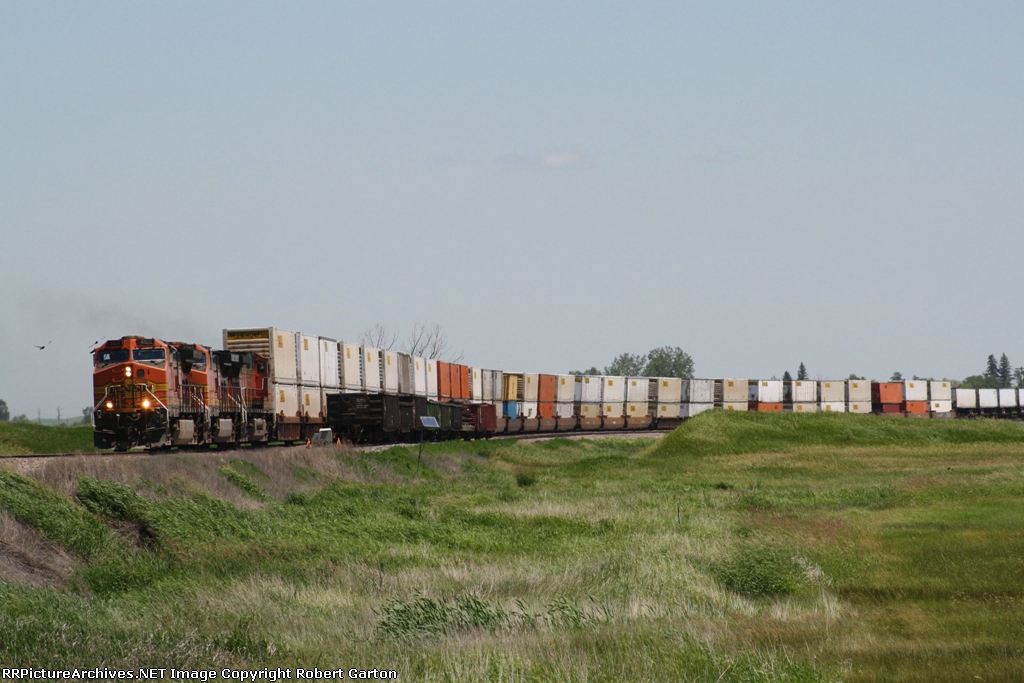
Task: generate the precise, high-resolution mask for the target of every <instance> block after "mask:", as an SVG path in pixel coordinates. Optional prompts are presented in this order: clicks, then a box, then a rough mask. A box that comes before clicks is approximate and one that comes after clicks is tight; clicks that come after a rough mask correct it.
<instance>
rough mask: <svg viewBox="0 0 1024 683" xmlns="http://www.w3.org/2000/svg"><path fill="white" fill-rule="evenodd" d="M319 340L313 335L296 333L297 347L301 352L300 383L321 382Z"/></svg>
mask: <svg viewBox="0 0 1024 683" xmlns="http://www.w3.org/2000/svg"><path fill="white" fill-rule="evenodd" d="M317 339H319V338H318V337H316V336H314V335H311V334H303V333H302V332H296V333H295V346H296V348H298V350H299V354H298V356H299V382H300V383H302V384H318V383H319V382H320V346H319V345H318V344H317Z"/></svg>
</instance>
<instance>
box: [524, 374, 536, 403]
mask: <svg viewBox="0 0 1024 683" xmlns="http://www.w3.org/2000/svg"><path fill="white" fill-rule="evenodd" d="M539 377H540V375H538V374H537V373H535V372H527V373H524V374H523V400H524V401H536V400H537V399H538V390H539V384H540V382H539Z"/></svg>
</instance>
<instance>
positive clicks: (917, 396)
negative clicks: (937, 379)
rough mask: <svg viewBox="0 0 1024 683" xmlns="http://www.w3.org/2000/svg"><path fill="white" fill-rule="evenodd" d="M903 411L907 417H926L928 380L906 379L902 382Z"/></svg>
mask: <svg viewBox="0 0 1024 683" xmlns="http://www.w3.org/2000/svg"><path fill="white" fill-rule="evenodd" d="M903 412H904V413H906V415H907V416H908V417H928V382H927V381H926V380H920V379H908V380H905V381H904V382H903Z"/></svg>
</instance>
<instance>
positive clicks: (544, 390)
mask: <svg viewBox="0 0 1024 683" xmlns="http://www.w3.org/2000/svg"><path fill="white" fill-rule="evenodd" d="M557 393H558V377H556V376H555V375H537V415H539V416H540V417H541V418H542V419H545V420H553V419H555V398H556V394H557Z"/></svg>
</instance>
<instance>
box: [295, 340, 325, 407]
mask: <svg viewBox="0 0 1024 683" xmlns="http://www.w3.org/2000/svg"><path fill="white" fill-rule="evenodd" d="M314 350H315V349H314ZM298 390H299V410H300V411H301V412H302V414H303V415H304V416H306V417H323V416H324V415H325V414H326V412H327V411H326V409H325V408H324V405H323V398H324V397H323V394H321V393H320V387H319V386H317V385H315V384H312V385H310V384H300V385H298Z"/></svg>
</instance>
